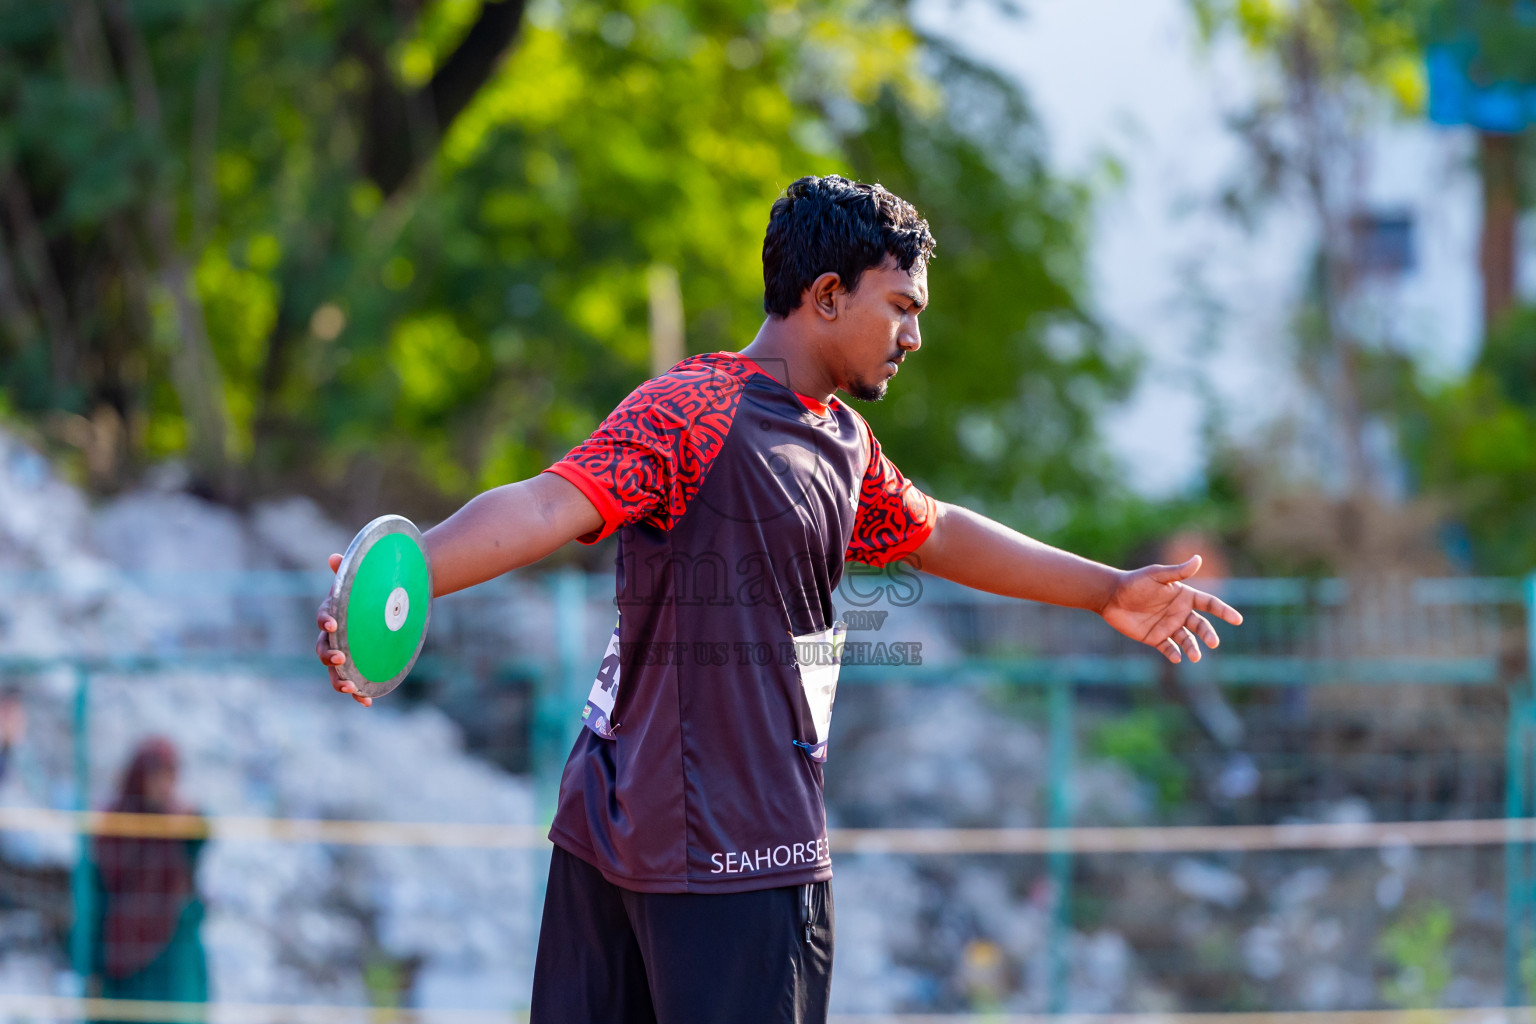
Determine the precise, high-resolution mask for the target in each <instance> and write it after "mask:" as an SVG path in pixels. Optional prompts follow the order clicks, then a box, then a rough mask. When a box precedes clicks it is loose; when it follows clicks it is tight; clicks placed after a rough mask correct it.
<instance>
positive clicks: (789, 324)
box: [741, 316, 837, 403]
mask: <svg viewBox="0 0 1536 1024" xmlns="http://www.w3.org/2000/svg"><path fill="white" fill-rule="evenodd" d="M741 354H742V355H744V356H746V357H747V358H748V359H750V360H752V361H753V362H754V363H756V364H757V365H758V366H760V367H762V368H763V372H764V373H766V374H768V376H770V377H772V378H773V379H774V380H776V381H778V382H779V383H780V384H783V385H784V386H785V387H787V388H789V389H790V390H791V391H793V392H795V393H796V394H800V395H805V396H806V397H808V398H814V399H816V400H817V401H818V402H822V403H830V402H831V401H832V392H834V391H836V390H837V382H836V380H834V379H833V376H832V372H831V370H830V369H829V368H828V367H827V364H826V362H825V360H823V359H822V358H821V353H820V351H819V345H818V339H816V338H814V337H810V336H808V335H807V334H806V332H805V331H803V330H800V329H799V325H797V324H795V323H794V320H793V318H792V317H791V318H783V317H776V316H770V317H769V318H768V319H767V320H764V321H763V326H762V327H760V328H758V330H757V337H755V338H753V339H752V343H751V344H750V345H748V346H747V347H746V348H744V349H742V350H741Z"/></svg>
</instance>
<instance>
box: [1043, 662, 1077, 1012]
mask: <svg viewBox="0 0 1536 1024" xmlns="http://www.w3.org/2000/svg"><path fill="white" fill-rule="evenodd" d="M1072 699H1073V684H1072V680H1071V679H1068V678H1066V677H1061V678H1058V679H1053V680H1052V681H1051V689H1050V805H1049V811H1048V814H1049V824H1050V827H1051V828H1052V829H1064V828H1069V827H1071V825H1072V760H1073V758H1072V748H1073V739H1072V729H1073V723H1072V717H1073V716H1072ZM1053 838H1054V837H1053ZM1048 864H1049V870H1050V878H1051V891H1052V896H1053V897H1054V901H1055V906H1054V912H1053V914H1052V917H1051V939H1050V944H1049V946H1048V949H1047V956H1048V957H1049V960H1048V964H1049V979H1048V985H1049V989H1048V992H1047V999H1048V1002H1047V1007H1048V1009H1049V1010H1050V1012H1051V1013H1065V1012H1067V1001H1068V999H1067V997H1068V994H1069V988H1070V985H1071V977H1070V969H1071V950H1070V949H1069V948H1068V947H1069V945H1070V943H1071V939H1072V851H1071V849H1070V848H1068V847H1067V846H1066V844H1065V843H1064V842H1061V841H1060V840H1059V839H1057V840H1056V841H1054V842H1053V843H1052V848H1051V853H1050V857H1049V861H1048Z"/></svg>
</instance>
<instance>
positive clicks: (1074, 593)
mask: <svg viewBox="0 0 1536 1024" xmlns="http://www.w3.org/2000/svg"><path fill="white" fill-rule="evenodd" d="M934 505H935V506H936V515H935V517H934V523H933V531H932V532H931V533H930V534H929V535H928V538H927V539H926V540H925V541H924V542H923V543H922V545H921V546H920V547H918V548H917V550H916V551H915V552H914V554H915V555H916V560H917V567H918V568H919V569H921V570H922V571H924V572H929V573H932V574H934V575H935V576H942V577H944V578H945V579H947V580H953V581H955V582H956V583H960V584H963V585H965V586H967V587H974V588H975V589H977V590H985V591H988V592H990V593H993V594H1003V595H1006V596H1008V597H1018V598H1023V599H1025V600H1028V601H1043V602H1045V603H1046V604H1056V605H1065V606H1067V607H1070V608H1084V609H1087V610H1088V611H1092V612H1097V613H1098V614H1100V615H1102V616H1103V617H1104V621H1105V622H1108V623H1109V624H1110V625H1111V626H1113V627H1114V628H1115V629H1117V630H1119V631H1120V632H1121V633H1124V634H1125V635H1126V636H1128V637H1130V638H1131V639H1132V640H1138V641H1140V642H1141V643H1144V644H1147V645H1148V646H1150V647H1155V648H1157V649H1158V650H1159V651H1161V652H1162V654H1163V656H1164V657H1165V658H1167V659H1168V660H1169V661H1173V662H1177V661H1181V660H1182V659H1183V656H1184V655H1185V654H1187V655H1188V656H1189V659H1190V660H1191V661H1199V660H1200V642H1203V643H1205V645H1206V646H1207V647H1215V646H1217V645H1218V644H1219V643H1220V642H1221V640H1220V638H1219V637H1217V635H1216V630H1215V629H1214V628H1213V627H1212V626H1211V623H1210V620H1209V619H1207V618H1206V616H1207V615H1210V616H1213V617H1215V618H1218V619H1221V620H1222V621H1224V622H1228V623H1231V624H1232V625H1234V626H1236V625H1240V624H1241V623H1242V621H1243V617H1242V616H1241V615H1239V614H1238V613H1237V611H1236V610H1235V609H1233V608H1231V607H1230V606H1228V605H1227V604H1226V603H1225V602H1223V601H1221V600H1220V599H1219V598H1216V597H1213V596H1212V595H1210V594H1207V593H1206V592H1205V591H1203V590H1196V589H1195V588H1194V587H1191V586H1189V585H1188V584H1186V583H1185V582H1184V581H1185V580H1187V579H1189V578H1190V577H1191V576H1193V575H1194V574H1195V573H1197V572H1199V571H1200V556H1199V555H1196V556H1194V557H1193V558H1191V559H1190V560H1189V561H1187V562H1185V563H1184V564H1183V565H1149V566H1146V567H1145V568H1142V569H1134V570H1129V571H1127V570H1122V569H1113V568H1111V567H1109V566H1107V565H1101V564H1100V563H1098V562H1094V561H1090V560H1089V559H1086V558H1082V557H1080V556H1078V555H1074V554H1072V553H1071V552H1069V551H1062V550H1061V549H1060V548H1053V547H1051V546H1050V545H1049V544H1042V543H1041V542H1040V541H1037V540H1035V539H1034V538H1032V537H1026V536H1025V535H1024V534H1022V533H1019V532H1018V531H1017V530H1011V529H1009V528H1008V527H1006V526H1004V525H1003V524H1001V523H998V522H994V521H993V520H991V519H988V518H987V517H986V516H983V515H979V514H977V513H975V512H972V511H971V510H970V509H967V508H961V507H960V506H958V505H950V504H946V503H945V502H942V501H936V502H934ZM1197 637H1198V638H1199V642H1197V640H1196V638H1197Z"/></svg>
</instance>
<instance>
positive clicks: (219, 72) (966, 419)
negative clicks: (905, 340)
mask: <svg viewBox="0 0 1536 1024" xmlns="http://www.w3.org/2000/svg"><path fill="white" fill-rule="evenodd" d="M0 111H3V112H4V116H3V118H0V344H3V346H4V349H3V352H4V355H3V358H0V373H3V385H4V401H5V402H6V403H7V404H8V406H9V409H10V411H11V415H12V416H13V417H15V418H20V419H22V420H24V421H26V422H30V423H34V424H39V425H41V428H42V429H43V430H45V431H46V432H47V434H48V435H49V436H50V437H52V438H54V439H56V440H58V441H59V442H60V443H62V444H66V445H68V446H70V447H71V448H72V449H75V450H78V451H79V452H80V453H82V454H81V456H80V458H81V459H82V460H83V461H84V462H85V463H86V464H87V465H88V468H89V469H90V470H91V472H92V474H93V477H94V479H95V480H96V482H97V483H98V485H99V486H102V487H112V486H117V485H118V484H120V483H121V482H122V481H123V480H125V479H130V478H131V476H132V474H133V473H134V472H135V471H136V468H137V467H140V466H142V465H144V464H145V463H146V462H149V461H152V460H155V459H158V458H162V457H166V456H184V457H188V458H189V459H190V461H191V462H192V464H193V466H194V467H195V468H196V470H197V471H198V474H199V476H200V478H201V481H202V483H203V484H204V485H206V486H207V487H209V488H210V489H212V490H213V491H215V492H217V493H220V494H223V495H225V496H228V497H233V498H239V497H242V496H245V495H249V494H252V493H260V492H263V491H269V490H273V489H282V488H291V487H304V488H307V489H310V490H312V491H316V492H319V493H329V494H330V495H331V496H332V497H333V498H334V499H335V501H336V503H337V504H338V505H339V506H340V507H342V508H344V509H346V510H347V511H349V512H352V513H353V514H361V513H363V512H365V511H371V510H374V509H376V508H378V507H380V506H381V505H382V504H385V503H389V504H392V505H394V506H396V507H400V508H402V509H405V510H408V511H410V510H415V511H416V512H417V513H418V514H424V515H432V514H434V513H437V512H440V511H442V510H443V509H445V508H447V507H448V506H449V504H451V503H452V502H456V501H458V500H460V499H462V498H463V497H464V496H465V495H466V494H468V493H470V492H472V491H473V490H475V489H477V488H480V487H484V486H487V485H492V484H496V483H500V482H505V481H507V480H510V479H515V478H519V477H522V476H526V475H529V474H532V473H534V472H536V471H538V470H539V469H540V468H542V467H543V466H544V465H546V464H547V463H548V462H549V461H550V460H551V459H552V458H555V457H558V456H559V455H560V454H562V453H563V452H564V451H565V450H566V448H567V447H568V446H569V445H571V444H573V443H574V442H575V441H577V440H579V439H580V437H582V436H583V435H584V434H585V432H587V431H588V430H590V429H591V428H592V427H593V426H595V424H596V423H597V422H598V420H599V419H600V418H601V417H602V416H603V415H604V414H605V413H606V412H607V410H608V409H610V408H611V407H612V406H613V404H614V403H615V402H617V401H618V400H619V399H620V398H621V397H622V396H623V395H624V394H625V393H626V392H627V391H628V390H629V389H630V388H631V387H633V386H634V385H635V384H637V383H638V382H639V381H640V380H641V379H643V378H644V377H645V376H646V375H647V372H648V366H649V352H648V345H649V341H648V335H647V327H646V324H647V284H646V282H647V277H648V274H649V273H650V271H651V268H652V267H654V266H656V265H658V264H659V265H664V266H668V267H673V268H676V270H677V271H678V272H679V279H680V281H681V288H682V299H683V307H684V309H685V311H686V335H687V342H688V347H689V349H691V350H693V351H707V350H712V349H720V348H738V347H740V346H742V345H744V344H745V343H746V342H747V341H749V340H750V339H751V337H752V334H753V333H754V332H755V330H756V327H757V324H758V322H759V321H760V319H761V316H762V313H761V295H762V284H761V264H760V260H759V249H760V246H761V240H762V231H763V227H764V224H765V223H766V217H767V210H768V205H769V203H770V202H771V201H772V199H773V198H774V197H775V196H776V195H777V194H778V192H779V190H780V189H782V188H783V187H784V185H786V184H787V183H788V182H789V181H791V180H793V179H794V178H795V177H798V176H799V175H801V174H804V173H827V172H831V171H840V172H843V173H848V174H852V175H857V176H859V177H862V178H865V179H876V180H882V181H884V182H886V183H887V184H888V185H890V186H891V187H892V188H893V189H895V190H897V191H899V192H902V193H904V194H908V195H909V196H910V197H911V198H912V199H913V200H914V201H916V202H917V203H918V204H919V206H920V208H922V209H924V211H925V212H926V213H927V215H928V216H929V217H930V219H931V220H932V222H933V224H934V228H935V231H936V233H937V234H938V237H939V239H940V248H939V258H938V260H937V261H936V262H935V264H934V266H933V271H932V286H933V294H934V307H933V310H932V312H931V313H930V314H928V315H926V316H925V318H924V319H925V324H924V329H925V337H926V340H927V342H928V347H927V349H926V350H925V351H924V353H923V354H922V357H921V361H920V362H919V363H918V364H915V365H914V366H913V367H912V368H911V369H910V370H909V371H908V373H907V374H903V376H902V377H901V378H900V379H899V380H898V382H897V387H896V388H895V389H894V391H895V393H896V394H897V395H898V396H899V397H898V398H896V399H895V400H893V401H891V402H890V403H889V408H874V409H873V410H872V411H873V414H874V415H873V418H874V419H875V420H876V421H877V423H878V425H879V426H880V429H881V430H882V431H885V432H887V433H889V434H890V435H891V436H890V439H889V440H888V441H887V446H888V447H889V448H890V449H891V450H892V451H893V453H894V454H895V455H896V456H897V457H898V458H899V459H900V461H901V462H902V464H903V466H904V468H906V469H908V471H909V472H911V473H912V474H914V475H916V476H918V477H920V478H922V479H924V480H926V481H928V482H930V483H931V485H933V486H934V487H935V488H937V489H938V490H939V491H940V493H943V494H946V495H954V496H960V495H970V496H974V497H976V498H978V499H980V500H984V501H986V502H988V503H990V504H993V505H995V506H996V509H997V510H1000V511H1003V512H1005V513H1006V512H1009V511H1014V512H1018V513H1021V514H1024V515H1025V516H1026V517H1033V518H1036V519H1038V520H1040V521H1041V522H1044V523H1045V525H1047V526H1049V525H1052V524H1056V525H1059V524H1060V523H1061V522H1062V521H1063V520H1064V519H1065V518H1066V511H1067V510H1069V509H1070V508H1071V507H1073V505H1072V504H1071V503H1073V502H1079V501H1081V500H1083V499H1085V498H1086V497H1087V496H1089V495H1095V494H1099V493H1101V492H1102V490H1103V487H1104V478H1105V474H1106V467H1105V466H1104V464H1103V461H1102V457H1101V456H1100V455H1098V454H1097V449H1096V447H1095V443H1094V431H1093V417H1094V414H1095V413H1096V412H1097V411H1098V409H1100V408H1101V407H1102V406H1103V404H1104V403H1105V402H1106V401H1108V400H1109V399H1111V398H1112V397H1114V396H1115V395H1116V394H1118V393H1120V391H1121V390H1122V389H1123V387H1124V386H1125V384H1126V382H1127V378H1128V377H1129V375H1130V368H1129V365H1128V362H1127V361H1126V360H1125V359H1124V358H1123V357H1120V356H1117V355H1116V354H1114V353H1113V352H1112V351H1111V350H1110V348H1109V347H1108V345H1107V344H1106V342H1105V340H1104V338H1103V337H1102V336H1101V335H1100V334H1099V333H1098V332H1096V331H1095V330H1094V328H1093V324H1092V322H1091V319H1090V318H1089V317H1088V316H1087V315H1086V314H1085V313H1084V311H1083V307H1082V301H1081V295H1082V276H1081V254H1082V245H1083V241H1082V238H1081V236H1080V233H1079V225H1080V223H1081V221H1082V214H1083V210H1084V206H1085V201H1086V199H1085V196H1084V195H1083V194H1082V192H1081V191H1080V190H1078V189H1076V188H1073V187H1069V186H1067V185H1064V184H1063V183H1061V182H1059V181H1056V180H1054V179H1053V178H1052V177H1051V176H1050V175H1049V174H1048V173H1047V172H1046V170H1045V169H1044V167H1043V165H1042V164H1041V162H1040V146H1039V144H1038V140H1037V139H1036V137H1035V136H1034V135H1033V134H1032V131H1031V121H1030V117H1029V113H1028V110H1027V108H1026V107H1025V105H1024V103H1023V101H1022V99H1021V98H1020V96H1019V95H1018V93H1017V91H1016V89H1015V88H1014V87H1013V86H1011V85H1010V84H1008V83H1006V82H1004V81H1002V80H1001V79H999V78H997V77H996V76H992V75H989V74H987V73H985V72H984V71H982V70H981V69H979V68H977V67H975V66H974V65H973V64H971V63H970V62H968V61H966V60H964V59H962V58H960V57H958V56H957V55H955V54H952V53H948V52H946V51H944V50H943V49H942V48H941V47H938V46H935V45H933V44H930V43H928V42H925V41H924V40H923V39H922V38H920V37H919V36H918V35H917V34H916V33H915V31H914V30H913V28H912V27H911V25H910V24H909V22H908V20H907V17H906V14H905V10H904V8H902V7H900V6H886V5H882V4H879V3H874V2H870V0H829V2H825V3H820V4H797V3H792V2H790V3H786V2H782V0H677V2H672V3H664V2H658V0H613V2H608V3H603V4H597V3H590V2H580V0H571V2H566V3H559V2H555V0H532V2H531V3H530V4H529V6H528V8H527V9H526V10H524V9H523V6H522V4H521V3H510V2H499V3H493V2H484V0H405V2H401V3H395V4H386V5H379V4H376V3H364V2H363V0H81V2H79V3H73V4H68V5H64V4H57V5H55V4H33V3H30V2H27V0H0ZM1047 494H1061V495H1065V500H1066V501H1067V502H1068V504H1067V505H1057V506H1052V505H1050V504H1049V503H1047V502H1046V500H1045V497H1044V496H1045V495H1047ZM1053 509H1054V511H1052V510H1053ZM1046 512H1049V513H1050V515H1046V514H1045V513H1046Z"/></svg>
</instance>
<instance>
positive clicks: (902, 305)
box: [835, 256, 928, 402]
mask: <svg viewBox="0 0 1536 1024" xmlns="http://www.w3.org/2000/svg"><path fill="white" fill-rule="evenodd" d="M837 298H838V300H839V301H838V306H839V309H838V316H837V320H836V326H837V332H836V333H837V339H836V345H835V348H836V352H837V354H838V356H840V357H841V358H840V362H841V366H838V367H835V369H836V379H837V383H838V386H839V387H840V388H842V389H843V390H844V391H846V392H848V394H850V395H852V396H853V397H854V398H857V399H861V400H862V401H865V402H878V401H879V400H880V399H882V398H884V397H885V390H886V388H887V387H888V386H889V385H890V381H891V378H892V377H894V376H896V371H897V368H898V367H899V366H900V365H901V363H902V360H904V359H906V357H907V354H908V353H910V352H916V351H917V350H918V349H919V348H921V347H922V344H923V338H922V334H921V333H920V332H919V331H918V327H917V316H918V314H919V313H921V312H922V311H923V309H924V308H925V307H926V306H927V305H928V269H927V268H926V267H921V266H917V265H914V266H913V269H912V271H911V272H910V273H909V272H908V271H905V270H902V269H901V266H900V264H898V263H897V262H896V259H895V257H892V256H887V257H886V258H885V262H884V263H882V264H880V266H878V267H871V268H870V269H868V270H866V271H864V273H863V275H862V276H860V278H859V285H858V287H857V288H856V289H855V290H854V291H853V292H851V293H849V292H840V293H839V295H838V296H837Z"/></svg>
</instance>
